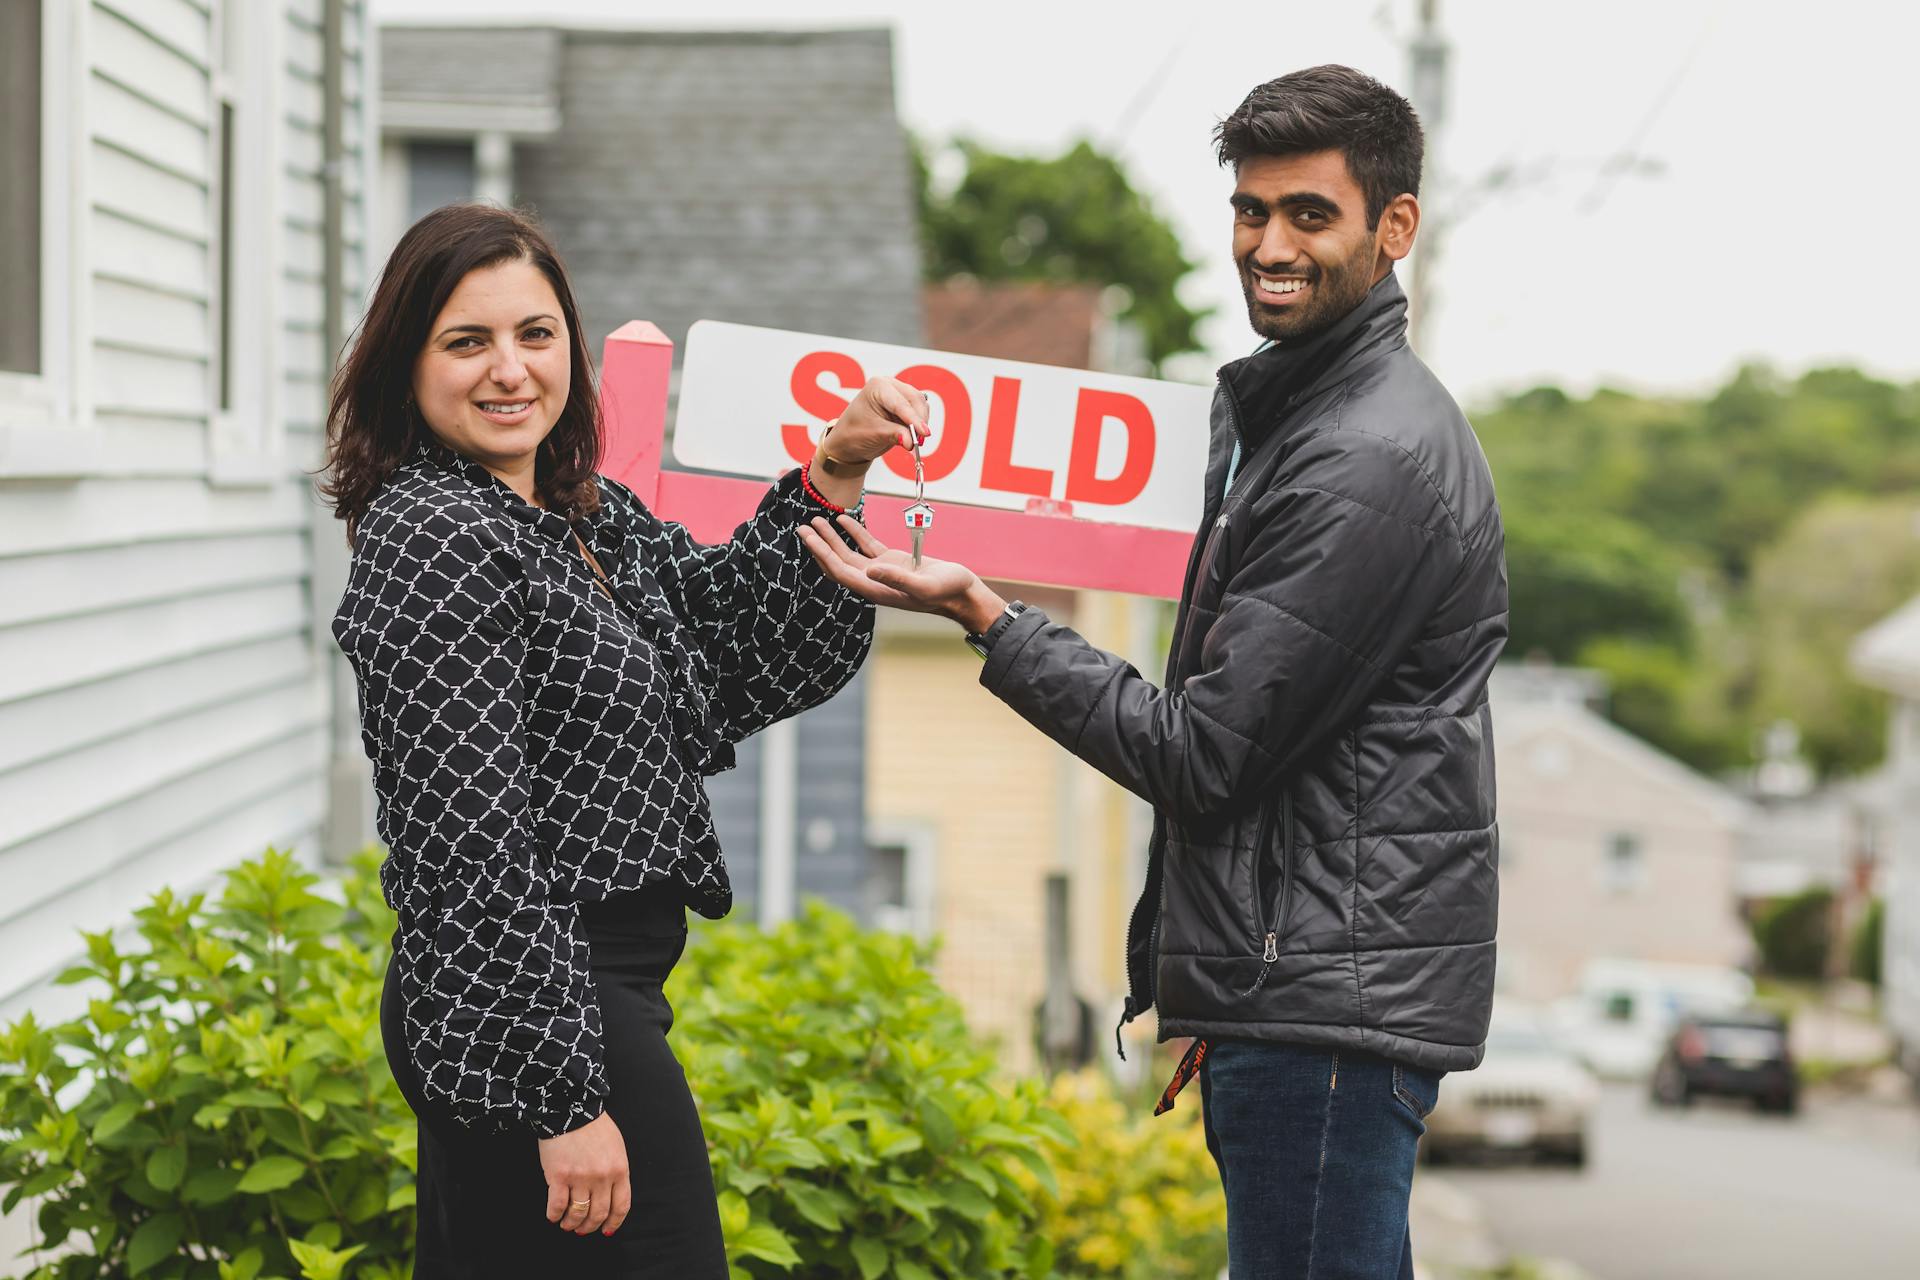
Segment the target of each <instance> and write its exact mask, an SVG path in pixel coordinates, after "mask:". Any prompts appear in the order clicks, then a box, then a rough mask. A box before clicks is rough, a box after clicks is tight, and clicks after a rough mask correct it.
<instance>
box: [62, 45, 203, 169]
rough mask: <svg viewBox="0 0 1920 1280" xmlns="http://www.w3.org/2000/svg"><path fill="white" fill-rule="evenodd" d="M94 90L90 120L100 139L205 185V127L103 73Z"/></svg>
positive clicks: (95, 82)
mask: <svg viewBox="0 0 1920 1280" xmlns="http://www.w3.org/2000/svg"><path fill="white" fill-rule="evenodd" d="M92 89H93V96H92V98H91V100H90V102H89V106H90V107H91V109H92V113H93V114H92V115H91V116H90V117H89V119H90V121H91V123H92V125H93V133H94V136H95V137H96V138H99V139H100V140H101V141H103V142H107V143H111V144H112V145H113V146H115V147H118V148H119V149H120V150H122V151H127V152H132V153H135V154H138V155H142V156H145V157H146V158H147V159H148V160H150V161H151V162H152V163H154V164H156V165H160V166H162V167H164V168H167V169H170V170H172V171H173V172H175V173H180V174H184V175H186V176H187V177H190V178H193V179H195V180H196V181H198V182H200V183H202V184H203V185H204V184H205V183H206V182H207V180H208V177H209V173H208V170H209V168H210V167H211V164H212V159H213V155H212V150H211V148H210V145H209V139H208V136H207V126H206V123H205V122H204V121H196V120H191V119H189V118H188V117H186V116H182V115H176V114H175V113H174V112H173V111H172V110H171V109H170V108H169V107H167V105H166V104H165V103H163V102H160V101H158V100H156V99H154V98H152V97H149V96H147V95H146V94H144V93H142V92H141V91H140V90H138V89H137V88H134V87H132V86H128V85H123V84H121V83H120V82H119V81H118V80H115V79H114V78H113V77H112V76H109V75H106V74H105V73H102V72H95V73H94V77H93V86H92Z"/></svg>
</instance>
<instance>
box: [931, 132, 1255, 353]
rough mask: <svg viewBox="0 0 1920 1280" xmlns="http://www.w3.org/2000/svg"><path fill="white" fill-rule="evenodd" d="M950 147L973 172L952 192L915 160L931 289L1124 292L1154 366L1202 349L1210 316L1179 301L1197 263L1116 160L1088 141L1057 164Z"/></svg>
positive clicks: (968, 145)
mask: <svg viewBox="0 0 1920 1280" xmlns="http://www.w3.org/2000/svg"><path fill="white" fill-rule="evenodd" d="M953 145H954V148H955V150H956V151H957V153H958V154H959V156H960V157H961V158H962V159H963V160H964V162H965V165H966V172H965V175H964V176H963V177H962V178H961V179H960V181H959V183H958V185H957V186H955V187H954V188H953V189H952V190H951V191H943V190H936V189H935V187H934V184H933V183H932V182H931V181H930V170H929V167H928V165H927V163H926V161H925V158H924V157H919V158H918V160H917V167H918V169H919V174H920V179H921V183H920V187H921V193H920V231H921V241H922V248H923V252H924V255H925V269H926V275H927V278H928V279H930V280H947V279H950V278H952V277H954V276H962V275H965V276H973V277H976V278H978V279H981V280H1053V281H1063V282H1064V281H1070V282H1074V283H1081V284H1096V285H1119V286H1121V287H1122V288H1124V289H1125V290H1126V291H1127V293H1128V294H1129V295H1130V300H1129V302H1128V304H1127V306H1126V308H1125V310H1124V311H1123V312H1122V313H1121V314H1122V317H1123V318H1124V319H1127V320H1129V321H1132V322H1134V323H1135V324H1137V325H1139V327H1140V330H1141V332H1142V334H1143V335H1144V336H1145V338H1146V346H1147V358H1148V359H1149V360H1151V361H1152V362H1153V364H1154V366H1155V367H1156V368H1158V367H1159V365H1160V363H1161V362H1162V361H1164V360H1165V359H1167V358H1168V357H1169V356H1173V355H1177V354H1179V353H1181V352H1184V351H1197V350H1199V349H1200V340H1199V337H1198V335H1197V334H1196V333H1195V328H1196V326H1198V324H1199V323H1200V321H1201V320H1202V319H1204V318H1205V316H1206V314H1207V313H1206V312H1204V311H1196V310H1194V309H1193V308H1191V307H1188V306H1187V305H1185V304H1184V303H1182V302H1181V301H1180V298H1179V285H1180V282H1181V280H1183V279H1184V278H1185V277H1186V275H1187V273H1188V272H1190V271H1192V270H1193V268H1194V264H1193V263H1192V262H1191V261H1189V260H1188V259H1187V256H1186V253H1185V251H1184V250H1183V249H1182V248H1181V245H1180V238H1179V237H1178V236H1177V235H1176V234H1175V233H1174V230H1173V228H1172V226H1171V225H1170V224H1169V223H1168V222H1167V221H1166V219H1164V218H1163V217H1161V216H1160V214H1159V213H1158V212H1156V211H1155V210H1154V208H1153V205H1152V203H1151V201H1149V200H1148V199H1147V197H1146V196H1144V195H1142V194H1141V193H1140V192H1139V191H1137V190H1135V188H1134V186H1133V184H1132V183H1131V182H1130V181H1129V180H1128V178H1127V174H1126V171H1125V170H1124V169H1123V168H1122V167H1121V165H1120V162H1119V161H1117V160H1115V159H1114V158H1113V157H1112V156H1109V155H1106V154H1105V153H1103V152H1101V151H1100V150H1099V149H1098V148H1096V147H1095V146H1094V145H1093V144H1092V143H1090V142H1085V141H1082V142H1076V143H1075V144H1074V145H1073V146H1071V147H1069V148H1068V149H1067V150H1066V151H1064V152H1062V153H1061V154H1060V155H1058V156H1051V157H1037V156H1015V155H1005V154H1002V153H1000V152H997V151H992V150H990V149H988V148H987V147H984V146H982V145H981V144H979V143H977V142H973V141H969V140H965V139H963V140H961V141H959V142H956V143H955V144H953ZM1223 234H1224V232H1223Z"/></svg>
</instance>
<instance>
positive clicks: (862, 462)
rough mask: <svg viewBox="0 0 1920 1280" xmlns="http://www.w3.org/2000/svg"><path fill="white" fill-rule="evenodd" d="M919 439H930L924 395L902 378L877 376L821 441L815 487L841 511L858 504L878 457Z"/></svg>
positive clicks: (815, 459) (815, 456)
mask: <svg viewBox="0 0 1920 1280" xmlns="http://www.w3.org/2000/svg"><path fill="white" fill-rule="evenodd" d="M916 437H917V438H918V439H920V440H922V441H924V440H925V439H926V438H927V397H926V394H925V393H924V392H922V391H921V390H920V389H919V388H918V387H910V386H908V385H907V384H906V383H904V382H902V381H900V379H898V378H874V379H873V380H871V381H870V382H868V383H867V385H866V386H864V387H862V388H860V394H858V395H856V396H855V397H854V398H853V402H852V403H851V404H849V405H848V406H847V411H846V412H845V413H843V414H841V415H840V416H839V417H838V418H835V419H834V420H833V421H832V422H831V423H829V424H828V426H827V430H826V433H825V434H823V435H822V436H821V437H820V444H819V446H818V447H817V448H816V449H815V450H814V452H813V466H812V467H811V468H809V474H810V475H811V476H812V478H813V487H814V488H815V489H817V490H819V491H820V495H821V496H822V497H824V498H825V499H826V500H827V501H828V502H831V503H833V504H834V505H835V506H837V507H851V506H854V505H856V504H857V503H859V501H860V489H861V486H862V485H863V484H864V482H865V480H866V475H867V468H868V467H871V466H872V465H873V463H874V459H876V458H878V457H880V456H881V455H882V454H884V453H886V452H887V450H889V449H893V448H901V449H911V448H913V442H914V439H915V438H916Z"/></svg>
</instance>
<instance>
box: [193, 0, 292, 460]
mask: <svg viewBox="0 0 1920 1280" xmlns="http://www.w3.org/2000/svg"><path fill="white" fill-rule="evenodd" d="M213 18H214V30H213V34H214V45H213V48H214V74H213V77H212V86H211V88H212V105H213V121H214V129H213V137H212V138H211V140H210V145H211V147H212V155H211V157H210V162H211V165H212V168H213V177H214V189H213V192H212V199H211V209H210V212H211V215H212V220H213V227H212V231H213V244H212V245H211V275H212V279H211V280H210V281H209V282H208V284H209V289H210V292H211V295H212V299H213V302H212V319H211V333H210V338H211V341H212V345H213V355H214V359H213V370H212V374H213V386H212V396H213V404H214V418H213V434H212V441H213V473H212V474H213V475H214V477H215V479H216V480H221V481H233V482H238V483H259V482H261V481H263V480H266V479H269V478H271V475H272V469H271V464H270V463H268V462H267V461H266V460H267V459H270V458H271V457H273V456H274V455H275V454H276V453H277V452H278V450H279V449H280V447H281V439H280V429H279V423H278V417H279V402H278V390H277V383H278V378H277V376H276V373H275V371H276V370H277V368H278V367H279V345H278V343H279V339H278V332H279V327H280V322H281V321H280V314H279V297H278V286H277V281H278V279H279V277H280V274H281V269H280V250H279V245H278V237H277V231H278V228H279V225H280V213H279V209H280V205H279V195H278V193H279V190H280V188H279V185H278V182H277V180H276V175H277V174H278V172H279V169H280V148H279V144H278V141H277V134H278V131H279V127H280V126H279V120H278V114H279V113H278V111H277V101H278V100H277V96H276V90H275V83H274V76H275V74H276V71H277V69H278V68H279V67H280V66H281V63H282V54H281V49H280V45H279V36H278V31H277V27H278V25H279V24H278V22H277V21H276V20H275V17H274V15H273V14H272V13H271V12H270V11H269V10H268V9H267V8H266V7H265V6H261V5H254V4H251V3H243V0H226V3H224V4H221V5H219V6H217V7H216V8H215V9H214V11H213ZM261 467H265V468H266V469H265V470H261V469H260V468H261Z"/></svg>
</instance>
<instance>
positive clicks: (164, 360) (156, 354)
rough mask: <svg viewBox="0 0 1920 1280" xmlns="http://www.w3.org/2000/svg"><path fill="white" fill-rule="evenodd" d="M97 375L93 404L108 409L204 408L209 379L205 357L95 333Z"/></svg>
mask: <svg viewBox="0 0 1920 1280" xmlns="http://www.w3.org/2000/svg"><path fill="white" fill-rule="evenodd" d="M93 379H94V396H95V397H96V401H95V403H97V404H98V405H99V406H100V407H102V408H104V409H126V410H142V409H145V410H151V411H153V412H155V413H166V414H204V413H205V412H206V407H207V392H208V385H209V384H208V372H207V360H206V357H204V356H187V355H182V354H180V353H179V352H177V351H167V350H162V349H153V348H142V347H140V346H135V345H131V344H125V343H121V342H118V341H109V340H107V339H105V338H95V339H94V344H93Z"/></svg>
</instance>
